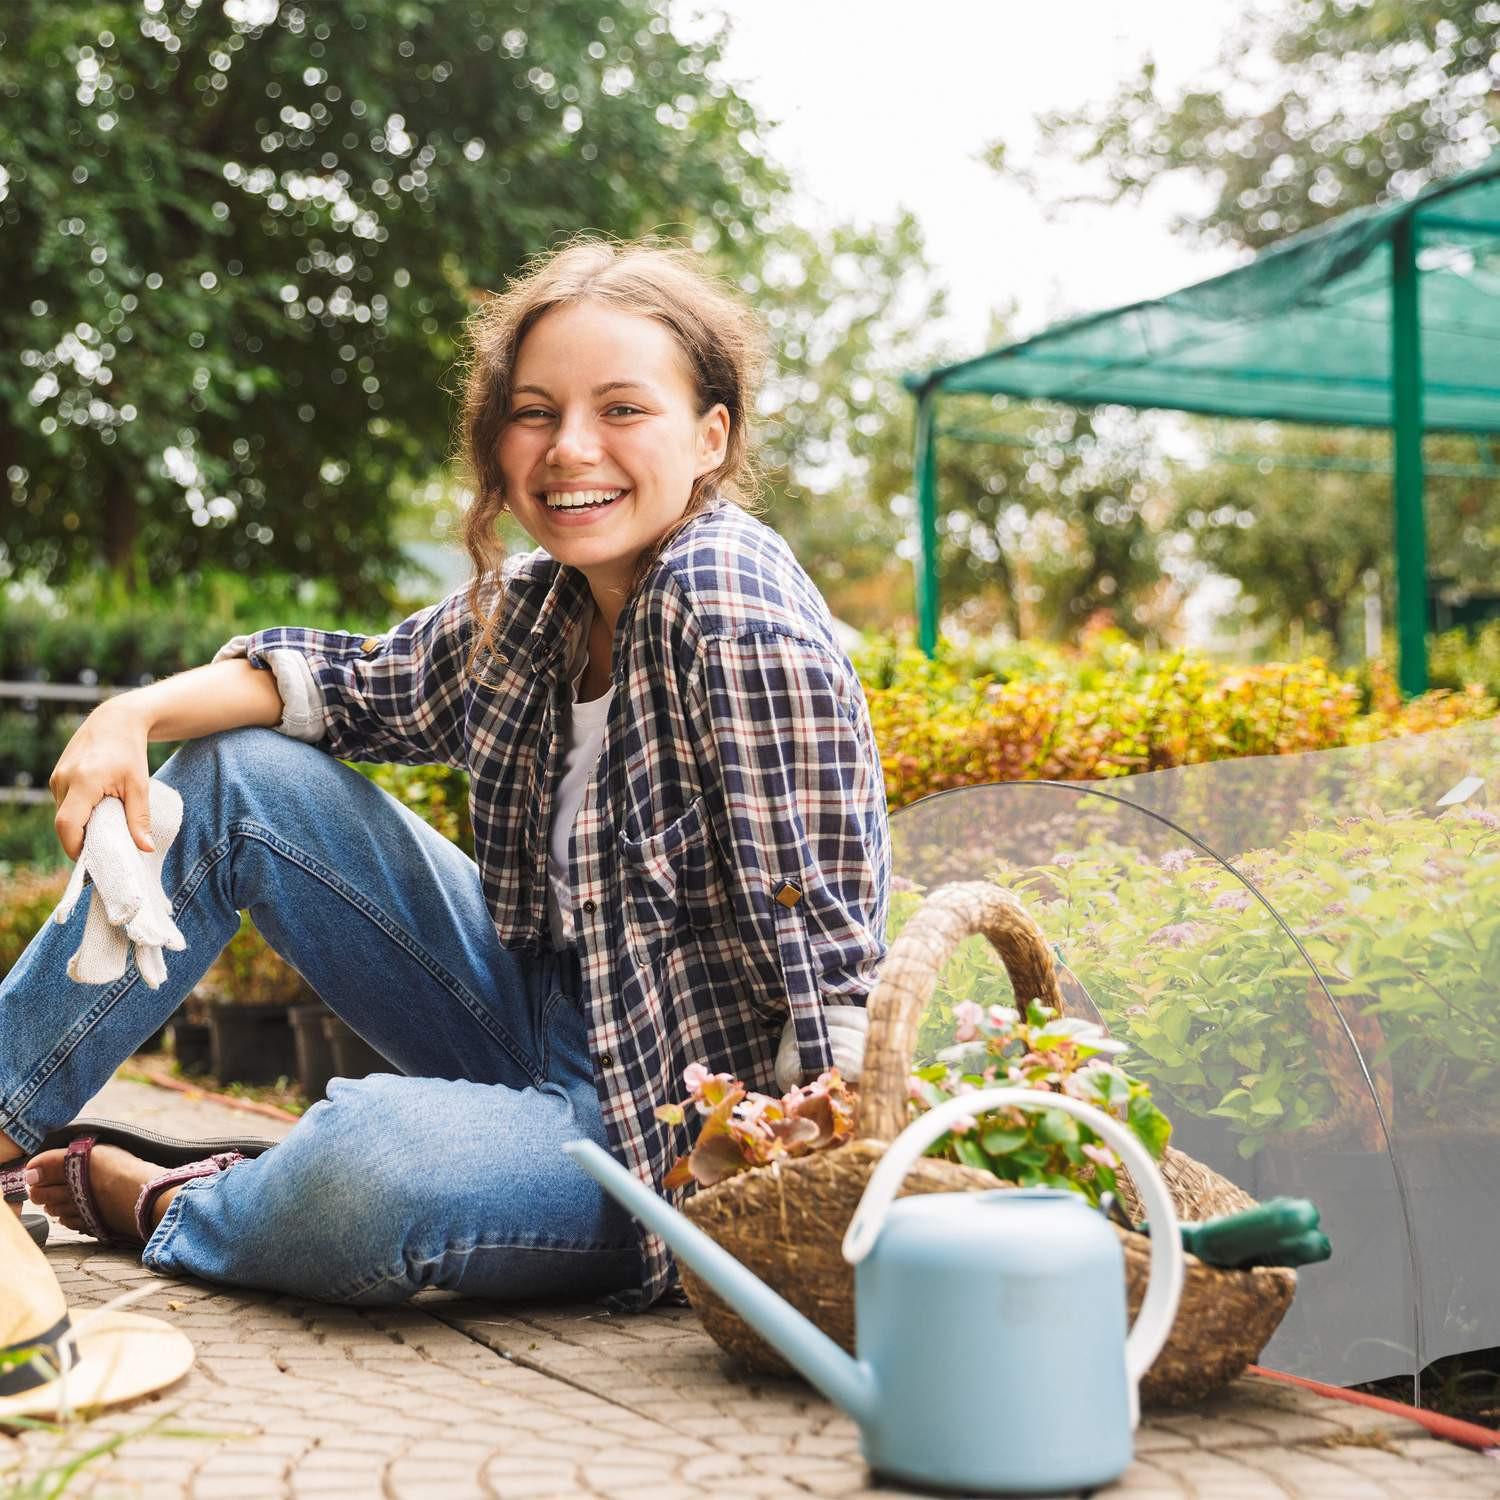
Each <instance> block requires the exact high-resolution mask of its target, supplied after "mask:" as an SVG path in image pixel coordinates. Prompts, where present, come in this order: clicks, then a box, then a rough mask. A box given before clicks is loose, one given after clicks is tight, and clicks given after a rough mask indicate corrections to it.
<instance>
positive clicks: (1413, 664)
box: [1391, 214, 1427, 697]
mask: <svg viewBox="0 0 1500 1500" xmlns="http://www.w3.org/2000/svg"><path fill="white" fill-rule="evenodd" d="M1391 430H1392V435H1393V439H1394V443H1395V449H1396V454H1395V459H1396V462H1395V501H1396V622H1397V638H1398V640H1399V642H1400V663H1399V675H1400V682H1401V691H1402V692H1403V693H1405V694H1406V695H1407V696H1408V697H1412V696H1415V695H1416V694H1417V693H1425V692H1426V691H1427V532H1426V520H1425V517H1424V514H1423V506H1422V488H1423V474H1422V313H1421V307H1420V304H1419V294H1418V281H1417V226H1416V219H1415V215H1413V214H1407V215H1406V216H1405V217H1404V218H1402V219H1401V220H1399V221H1398V222H1397V225H1396V233H1395V237H1394V238H1393V239H1392V241H1391Z"/></svg>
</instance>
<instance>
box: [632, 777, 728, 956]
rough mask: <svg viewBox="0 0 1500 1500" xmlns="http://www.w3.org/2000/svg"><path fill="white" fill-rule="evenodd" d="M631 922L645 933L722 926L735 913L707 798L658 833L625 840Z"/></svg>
mask: <svg viewBox="0 0 1500 1500" xmlns="http://www.w3.org/2000/svg"><path fill="white" fill-rule="evenodd" d="M619 851H620V860H621V863H622V865H623V871H624V876H625V901H626V906H627V912H628V916H629V918H630V921H631V922H632V923H633V924H634V925H635V926H637V927H639V928H640V929H641V930H642V932H646V933H661V932H665V931H668V930H671V929H674V928H682V927H691V928H703V927H720V926H723V925H724V924H725V923H726V922H728V921H729V920H730V919H731V917H732V915H733V913H732V911H731V909H730V904H729V889H728V887H727V886H726V884H725V882H724V876H723V872H722V871H721V869H720V867H719V859H718V853H717V850H716V849H715V846H714V839H713V833H712V831H711V830H710V828H709V826H708V820H707V815H706V813H705V810H704V806H703V798H702V797H696V798H694V799H693V801H692V802H691V803H689V804H688V808H687V811H686V812H684V813H683V814H682V816H681V817H679V818H677V819H676V820H675V821H674V822H672V823H669V824H668V825H667V826H666V827H665V828H663V829H662V830H661V831H660V832H658V833H652V834H648V835H647V836H646V837H645V838H639V839H632V838H629V837H627V836H626V835H625V834H624V833H623V832H622V833H621V834H620V835H619Z"/></svg>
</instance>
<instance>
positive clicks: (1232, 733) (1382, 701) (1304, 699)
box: [856, 639, 1500, 810]
mask: <svg viewBox="0 0 1500 1500" xmlns="http://www.w3.org/2000/svg"><path fill="white" fill-rule="evenodd" d="M1017 656H1019V657H1022V659H1021V660H1020V661H1019V662H1011V661H1007V660H1005V659H1003V658H1001V659H999V660H996V659H994V658H991V659H990V660H988V661H986V660H983V659H978V658H975V657H973V656H965V655H963V654H961V653H959V652H957V651H955V650H953V649H951V648H949V649H948V650H946V651H940V652H939V654H938V657H937V658H936V659H935V660H933V661H928V660H927V658H926V657H924V656H923V655H922V654H921V653H920V652H918V651H916V650H915V649H914V648H911V647H901V646H893V645H884V646H875V647H871V648H869V649H867V650H866V651H864V652H862V653H861V654H860V656H859V657H858V658H857V659H856V666H857V667H858V668H859V671H860V675H861V678H862V679H863V681H864V684H865V691H866V695H867V697H868V699H869V703H870V715H871V720H872V722H873V725H874V729H875V739H876V742H877V744H878V745H879V747H880V756H881V761H882V763H883V765H884V767H885V786H886V798H887V801H888V802H889V805H890V807H891V808H892V810H894V809H895V808H898V807H904V806H905V805H906V804H907V803H909V802H914V801H915V800H916V799H917V798H918V797H923V796H926V795H927V794H928V793H929V792H938V791H944V790H947V789H948V788H950V787H957V786H969V785H973V784H975V783H978V782H986V781H1019V780H1031V779H1037V778H1055V779H1059V780H1098V779H1102V778H1105V777H1110V776H1125V775H1129V774H1131V773H1133V772H1137V771H1154V770H1159V769H1161V768H1163V767H1166V766H1179V765H1186V764H1189V763H1192V762H1196V761H1207V760H1226V759H1230V758H1233V757H1237V756H1243V755H1287V754H1292V753H1294V752H1297V751H1302V750H1327V749H1332V748H1335V747H1337V746H1340V745H1350V744H1359V743H1364V742H1367V741H1370V740H1376V739H1385V738H1389V737H1391V736H1394V735H1398V734H1421V733H1425V732H1427V731H1428V730H1433V729H1441V728H1446V727H1448V726H1450V725H1453V724H1458V723H1463V722H1466V721H1469V720H1474V719H1481V718H1488V717H1492V716H1493V715H1495V714H1496V713H1497V712H1500V705H1497V704H1496V701H1495V699H1494V698H1492V697H1490V696H1488V695H1487V694H1486V693H1485V691H1484V690H1483V689H1482V688H1480V687H1478V686H1477V685H1476V686H1472V687H1470V688H1467V689H1464V690H1463V691H1451V690H1443V691H1437V692H1432V693H1427V694H1424V695H1423V696H1422V697H1420V698H1416V699H1413V700H1411V701H1410V702H1408V703H1404V704H1403V703H1402V702H1401V698H1400V694H1399V692H1398V691H1397V689H1396V687H1395V684H1394V683H1393V681H1392V679H1391V675H1390V673H1389V671H1388V670H1387V669H1386V668H1384V667H1383V666H1381V665H1379V664H1377V665H1376V666H1375V667H1374V668H1373V669H1370V670H1369V671H1368V672H1367V673H1366V676H1367V679H1368V683H1367V685H1361V683H1360V682H1359V681H1357V680H1356V679H1355V676H1354V674H1352V673H1350V674H1347V675H1346V674H1342V673H1339V672H1338V671H1336V670H1334V669H1332V668H1330V667H1329V666H1327V664H1326V663H1324V662H1323V661H1321V660H1320V659H1318V658H1317V657H1310V658H1308V659H1307V660H1305V661H1298V662H1284V663H1273V664H1269V665H1263V666H1250V667H1244V666H1232V667H1231V666H1224V665H1222V664H1219V663H1215V662H1212V661H1209V660H1207V659H1206V658H1203V657H1195V656H1190V655H1188V654H1186V653H1177V654H1174V655H1157V656H1152V655H1148V654H1147V653H1145V652H1143V651H1141V650H1140V649H1139V648H1138V647H1136V646H1134V645H1132V644H1130V643H1128V642H1125V641H1122V640H1118V639H1112V640H1105V641H1103V642H1101V643H1099V644H1098V645H1096V646H1095V647H1094V648H1093V649H1092V650H1091V651H1090V652H1088V653H1085V654H1083V655H1076V656H1068V655H1065V654H1064V653H1062V652H1052V653H1047V652H1045V651H1039V650H1038V649H1037V648H1034V647H1030V648H1025V650H1024V653H1017Z"/></svg>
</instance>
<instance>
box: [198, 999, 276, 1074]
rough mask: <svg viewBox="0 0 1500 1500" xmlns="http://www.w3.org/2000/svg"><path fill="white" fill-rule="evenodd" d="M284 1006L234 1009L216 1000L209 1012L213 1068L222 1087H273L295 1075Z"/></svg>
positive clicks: (235, 1007)
mask: <svg viewBox="0 0 1500 1500" xmlns="http://www.w3.org/2000/svg"><path fill="white" fill-rule="evenodd" d="M286 1012H287V1008H286V1005H285V1003H284V1002H283V1003H280V1004H270V1005H236V1004H234V1003H233V1002H232V1001H227V1000H215V1001H213V1002H211V1003H210V1005H209V1008H208V1024H209V1029H210V1030H211V1032H212V1033H213V1047H212V1053H211V1056H212V1067H211V1069H210V1071H211V1072H212V1073H213V1075H214V1077H215V1078H218V1079H219V1080H220V1081H221V1082H224V1083H275V1082H276V1080H277V1079H278V1078H291V1077H293V1076H295V1074H296V1072H297V1048H296V1044H295V1043H294V1042H293V1040H292V1027H291V1023H290V1022H289V1021H288V1020H287V1018H286Z"/></svg>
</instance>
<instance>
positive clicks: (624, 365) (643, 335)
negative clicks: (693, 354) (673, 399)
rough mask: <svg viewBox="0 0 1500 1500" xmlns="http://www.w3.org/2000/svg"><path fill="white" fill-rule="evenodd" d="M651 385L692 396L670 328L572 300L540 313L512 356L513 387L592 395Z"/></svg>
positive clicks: (637, 315)
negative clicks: (600, 390)
mask: <svg viewBox="0 0 1500 1500" xmlns="http://www.w3.org/2000/svg"><path fill="white" fill-rule="evenodd" d="M627 383H632V384H643V385H650V386H654V387H656V388H657V389H659V390H662V391H664V392H668V391H670V392H676V393H684V392H685V393H687V394H691V393H692V388H693V387H692V381H691V379H690V377H689V374H688V362H687V356H686V354H685V353H684V351H683V349H682V347H681V346H680V345H679V344H678V342H677V339H676V338H675V337H674V336H673V334H672V332H671V330H670V329H668V328H667V327H666V325H665V324H663V323H661V322H659V321H658V320H657V319H655V318H653V317H650V316H648V315H647V314H645V313H633V312H626V311H624V310H623V309H621V308H616V307H608V306H605V305H604V304H603V303H599V302H576V303H572V304H570V305H568V306H566V307H556V308H553V309H552V310H551V311H550V312H548V313H544V314H543V315H542V316H541V317H540V318H538V319H537V321H536V322H535V323H534V324H533V325H532V327H531V328H530V329H529V330H528V331H527V334H526V337H525V338H524V339H522V340H521V347H520V349H519V350H517V352H516V364H515V371H514V388H515V389H517V390H519V389H520V388H521V387H522V386H523V385H531V386H534V387H541V388H543V389H545V390H546V391H547V392H548V393H549V394H561V392H562V391H563V390H566V391H568V392H570V393H573V394H580V393H581V394H588V395H592V394H594V392H595V390H596V388H597V387H601V386H604V385H609V386H611V387H620V386H622V385H624V384H627Z"/></svg>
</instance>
